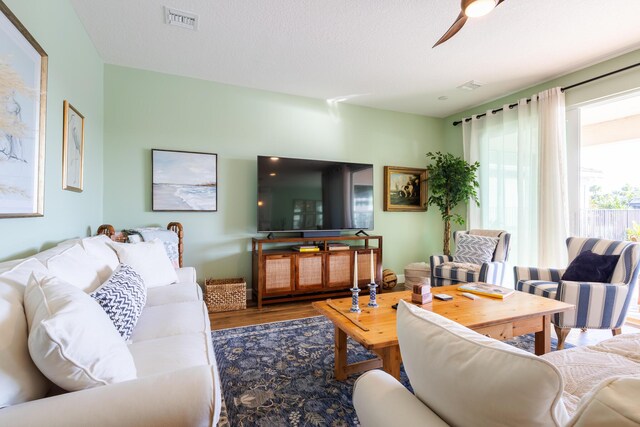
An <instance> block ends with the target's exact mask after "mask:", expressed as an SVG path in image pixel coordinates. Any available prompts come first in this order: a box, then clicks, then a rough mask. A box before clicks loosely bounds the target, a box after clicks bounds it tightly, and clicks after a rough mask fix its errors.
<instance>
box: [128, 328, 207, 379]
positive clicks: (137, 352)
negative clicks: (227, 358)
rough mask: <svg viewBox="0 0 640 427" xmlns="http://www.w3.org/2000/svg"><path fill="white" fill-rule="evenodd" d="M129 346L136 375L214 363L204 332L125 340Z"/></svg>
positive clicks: (140, 375) (153, 373) (147, 374)
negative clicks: (132, 340)
mask: <svg viewBox="0 0 640 427" xmlns="http://www.w3.org/2000/svg"><path fill="white" fill-rule="evenodd" d="M129 350H130V351H131V354H132V356H133V360H134V361H135V363H136V368H137V372H138V376H139V377H140V378H142V377H147V376H150V375H155V374H160V373H163V372H170V371H174V370H177V369H183V368H189V367H191V366H199V365H211V364H214V363H215V357H214V356H213V351H212V350H211V337H210V334H209V333H208V332H200V333H191V334H182V335H173V336H170V337H163V338H157V339H153V340H147V341H140V342H135V343H131V344H129Z"/></svg>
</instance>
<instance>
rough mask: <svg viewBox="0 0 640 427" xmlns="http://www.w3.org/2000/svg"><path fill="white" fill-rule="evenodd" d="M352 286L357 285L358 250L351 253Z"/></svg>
mask: <svg viewBox="0 0 640 427" xmlns="http://www.w3.org/2000/svg"><path fill="white" fill-rule="evenodd" d="M353 287H354V288H357V287H358V252H354V253H353Z"/></svg>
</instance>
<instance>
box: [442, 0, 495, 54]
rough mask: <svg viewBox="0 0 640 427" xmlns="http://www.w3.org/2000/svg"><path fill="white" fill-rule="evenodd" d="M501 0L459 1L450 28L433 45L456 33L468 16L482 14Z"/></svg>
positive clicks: (473, 16)
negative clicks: (458, 7)
mask: <svg viewBox="0 0 640 427" xmlns="http://www.w3.org/2000/svg"><path fill="white" fill-rule="evenodd" d="M503 1H504V0H462V1H461V2H460V14H459V15H458V17H457V18H456V20H455V21H454V23H453V25H452V26H451V28H449V29H448V30H447V32H446V33H444V35H443V36H442V37H440V40H438V41H437V42H436V44H434V45H433V47H436V46H438V45H439V44H442V43H444V42H446V41H447V40H449V39H450V38H451V37H453V36H455V35H456V33H457V32H458V31H460V30H461V29H462V27H463V26H464V24H465V22H467V19H468V18H477V17H479V16H484V15H486V14H487V13H489V12H491V11H492V10H493V9H494V8H495V7H496V6H498V5H499V4H500V3H502V2H503Z"/></svg>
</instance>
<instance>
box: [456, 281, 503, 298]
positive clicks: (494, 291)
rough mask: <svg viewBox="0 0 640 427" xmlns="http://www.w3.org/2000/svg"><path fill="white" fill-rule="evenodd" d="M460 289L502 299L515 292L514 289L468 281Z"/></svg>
mask: <svg viewBox="0 0 640 427" xmlns="http://www.w3.org/2000/svg"><path fill="white" fill-rule="evenodd" d="M458 290H459V291H463V292H471V293H472V294H478V295H484V296H487V297H491V298H500V299H504V298H506V297H508V296H509V295H513V293H514V292H515V291H514V290H513V289H509V288H504V287H502V286H497V285H491V284H489V283H481V282H471V283H467V284H466V285H462V286H460V287H459V288H458Z"/></svg>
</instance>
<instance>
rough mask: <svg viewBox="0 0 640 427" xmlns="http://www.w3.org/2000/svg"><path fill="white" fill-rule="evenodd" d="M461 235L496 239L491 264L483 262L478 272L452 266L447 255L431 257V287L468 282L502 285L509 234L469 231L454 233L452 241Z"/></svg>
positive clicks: (496, 231) (450, 257)
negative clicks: (496, 242)
mask: <svg viewBox="0 0 640 427" xmlns="http://www.w3.org/2000/svg"><path fill="white" fill-rule="evenodd" d="M462 234H472V235H479V236H488V237H497V238H498V244H497V245H496V249H495V251H494V253H493V259H492V260H491V262H485V263H484V264H482V265H480V266H479V269H478V270H471V269H467V268H464V267H459V266H452V265H449V264H447V263H451V262H453V257H452V256H448V255H432V256H431V259H430V260H431V286H445V285H455V284H458V283H468V282H485V283H491V284H492V285H500V284H502V279H503V278H504V270H505V263H506V261H507V258H508V257H509V241H510V240H511V234H509V233H507V232H506V231H503V230H469V231H456V232H455V233H453V240H454V241H456V240H457V239H458V238H459V236H460V235H462Z"/></svg>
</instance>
